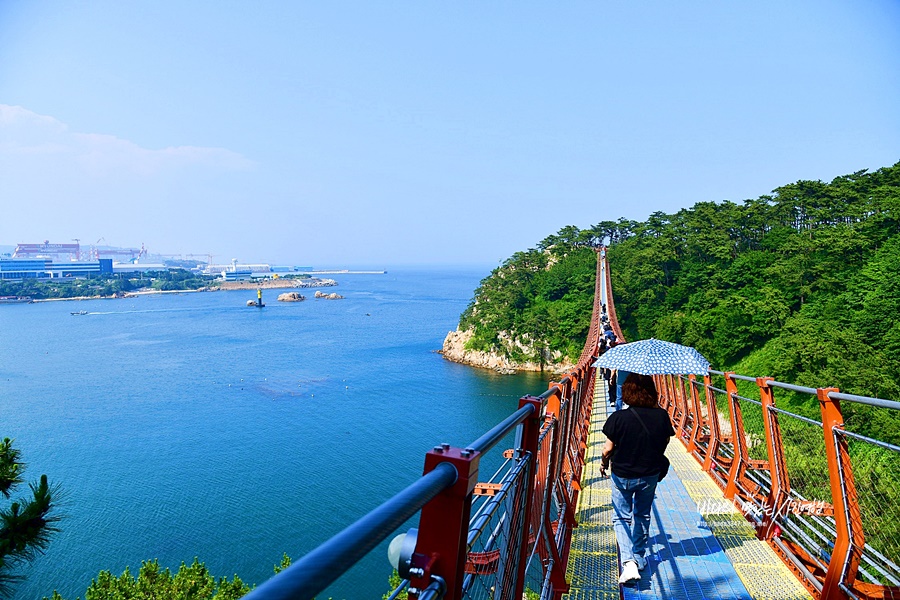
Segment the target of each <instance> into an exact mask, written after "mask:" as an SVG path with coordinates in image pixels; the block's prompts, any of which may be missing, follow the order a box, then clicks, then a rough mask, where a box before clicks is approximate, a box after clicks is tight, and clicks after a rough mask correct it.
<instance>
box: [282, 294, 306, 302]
mask: <svg viewBox="0 0 900 600" xmlns="http://www.w3.org/2000/svg"><path fill="white" fill-rule="evenodd" d="M303 300H306V296H304V295H303V294H299V293H297V292H287V293H286V294H278V301H279V302H301V301H303Z"/></svg>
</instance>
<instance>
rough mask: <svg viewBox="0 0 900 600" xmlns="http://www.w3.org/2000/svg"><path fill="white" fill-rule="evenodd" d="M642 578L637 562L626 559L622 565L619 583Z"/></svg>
mask: <svg viewBox="0 0 900 600" xmlns="http://www.w3.org/2000/svg"><path fill="white" fill-rule="evenodd" d="M640 578H641V574H640V573H639V572H638V566H637V563H636V562H634V561H633V560H627V561H625V564H624V565H622V574H621V575H619V583H628V582H629V581H635V580H636V579H640Z"/></svg>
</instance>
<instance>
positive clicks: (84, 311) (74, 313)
mask: <svg viewBox="0 0 900 600" xmlns="http://www.w3.org/2000/svg"><path fill="white" fill-rule="evenodd" d="M72 314H73V315H86V314H88V311H86V310H79V311H78V312H73V313H72Z"/></svg>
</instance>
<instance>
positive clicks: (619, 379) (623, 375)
mask: <svg viewBox="0 0 900 600" xmlns="http://www.w3.org/2000/svg"><path fill="white" fill-rule="evenodd" d="M629 375H631V373H629V372H628V371H623V370H622V369H618V370H617V376H616V386H615V387H616V395H615V396H614V399H615V403H616V410H622V404H623V403H622V387H623V386H624V385H625V381H626V380H627V379H628V376H629Z"/></svg>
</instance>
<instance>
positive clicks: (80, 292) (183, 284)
mask: <svg viewBox="0 0 900 600" xmlns="http://www.w3.org/2000/svg"><path fill="white" fill-rule="evenodd" d="M214 285H215V281H214V280H213V278H212V277H208V276H202V275H195V274H194V273H192V272H190V271H187V270H184V269H174V270H167V271H153V272H150V273H141V274H136V273H128V274H127V275H125V274H117V275H107V274H103V275H100V274H97V275H91V276H89V277H63V278H56V279H52V280H46V279H22V280H16V281H0V296H29V297H31V298H33V299H35V300H43V299H46V298H79V297H93V296H101V297H109V296H116V295H120V294H124V293H125V292H131V291H134V290H140V289H153V290H165V291H174V290H196V289H200V288H202V287H209V286H214Z"/></svg>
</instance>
